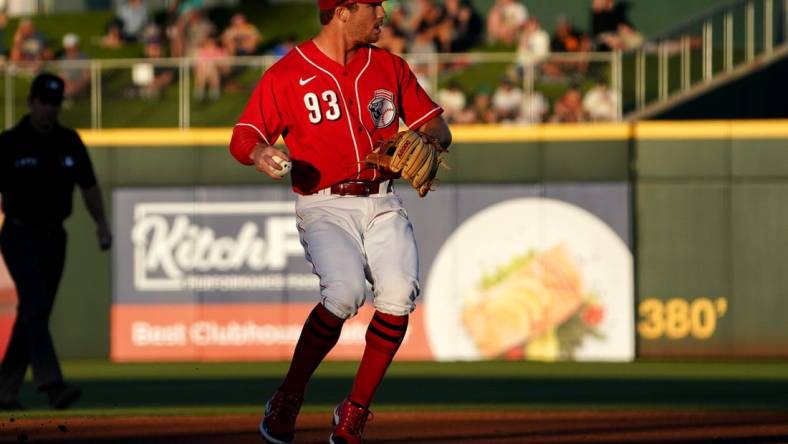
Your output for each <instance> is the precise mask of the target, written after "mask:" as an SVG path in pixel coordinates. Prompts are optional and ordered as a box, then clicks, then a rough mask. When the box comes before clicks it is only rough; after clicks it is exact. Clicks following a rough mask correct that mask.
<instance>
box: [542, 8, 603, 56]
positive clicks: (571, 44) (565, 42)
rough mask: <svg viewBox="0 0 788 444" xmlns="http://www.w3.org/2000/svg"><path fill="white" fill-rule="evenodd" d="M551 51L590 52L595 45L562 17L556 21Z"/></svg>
mask: <svg viewBox="0 0 788 444" xmlns="http://www.w3.org/2000/svg"><path fill="white" fill-rule="evenodd" d="M550 49H551V50H552V51H553V52H588V51H592V50H593V44H592V42H591V39H590V38H589V37H588V35H586V34H585V33H583V32H581V31H579V30H577V29H576V28H575V27H574V26H572V22H570V21H569V19H568V18H566V17H565V16H561V17H559V18H558V20H557V21H556V25H555V34H553V37H552V39H551V40H550Z"/></svg>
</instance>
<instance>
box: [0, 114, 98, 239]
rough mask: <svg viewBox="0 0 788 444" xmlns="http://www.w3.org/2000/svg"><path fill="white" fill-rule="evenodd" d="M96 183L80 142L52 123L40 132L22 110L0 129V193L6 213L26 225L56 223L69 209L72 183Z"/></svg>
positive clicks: (85, 150)
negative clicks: (8, 126) (14, 122)
mask: <svg viewBox="0 0 788 444" xmlns="http://www.w3.org/2000/svg"><path fill="white" fill-rule="evenodd" d="M75 184H79V186H80V187H82V188H83V189H85V188H90V187H92V186H93V185H95V184H96V175H95V173H94V172H93V165H92V164H91V162H90V157H89V156H88V152H87V149H86V148H85V144H84V143H82V139H80V138H79V135H78V134H77V132H76V131H74V130H72V129H69V128H65V127H63V126H60V125H59V124H57V123H56V124H55V126H54V127H53V128H52V130H51V131H49V132H48V133H46V134H42V133H40V132H38V131H36V130H35V129H34V128H33V126H32V125H31V124H30V116H29V115H28V116H25V117H23V118H22V120H21V121H20V122H19V123H18V124H17V125H16V126H15V127H13V128H11V129H9V130H8V131H4V132H3V133H2V134H0V193H1V194H2V196H3V212H4V213H5V216H6V218H8V219H10V220H14V219H16V220H18V221H19V222H21V223H24V224H26V225H28V224H29V225H50V224H58V223H62V222H63V220H64V219H66V218H67V217H68V216H69V215H70V214H71V206H72V195H73V193H74V185H75Z"/></svg>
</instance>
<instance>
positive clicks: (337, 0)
mask: <svg viewBox="0 0 788 444" xmlns="http://www.w3.org/2000/svg"><path fill="white" fill-rule="evenodd" d="M382 1H384V0H317V6H318V8H320V10H321V11H327V10H329V9H333V8H336V7H337V6H345V5H349V4H351V3H380V2H382Z"/></svg>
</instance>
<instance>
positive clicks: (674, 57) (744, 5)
mask: <svg viewBox="0 0 788 444" xmlns="http://www.w3.org/2000/svg"><path fill="white" fill-rule="evenodd" d="M786 10H788V0H734V1H730V2H727V3H725V4H723V5H721V6H718V7H715V8H713V9H711V10H709V11H707V12H706V13H703V14H701V15H699V16H698V17H696V18H691V19H689V20H687V21H685V22H683V23H680V24H679V25H677V26H676V27H675V28H674V29H672V30H670V31H669V32H666V33H663V34H660V35H657V36H656V37H653V38H651V39H650V40H649V41H648V42H647V43H646V44H645V45H643V47H641V48H640V49H638V50H635V51H631V52H628V53H625V54H624V55H623V58H622V65H623V70H622V72H623V73H625V74H624V76H625V77H624V85H623V89H622V92H623V103H624V113H625V114H627V113H632V112H637V111H640V110H643V109H644V108H646V107H647V106H649V105H652V104H655V103H658V102H664V101H666V100H667V99H668V98H669V97H671V96H674V95H676V94H679V93H684V92H687V91H689V90H690V89H691V88H693V87H696V86H698V85H701V84H710V82H712V80H713V79H715V78H717V77H718V76H721V75H725V74H731V73H733V72H734V71H736V70H737V69H740V68H743V67H745V66H747V65H751V63H752V62H754V61H756V60H760V59H762V58H765V57H768V56H770V55H772V54H773V52H774V51H775V49H776V48H778V47H782V46H784V45H785V44H786V34H788V28H787V27H788V21H787V20H786Z"/></svg>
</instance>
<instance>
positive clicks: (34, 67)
mask: <svg viewBox="0 0 788 444" xmlns="http://www.w3.org/2000/svg"><path fill="white" fill-rule="evenodd" d="M53 56H54V53H53V52H52V49H50V48H49V42H48V40H47V37H46V36H45V35H44V34H42V33H40V32H38V31H36V27H35V25H34V24H33V22H32V21H30V19H22V20H20V21H19V26H17V28H16V32H15V33H14V40H13V46H12V47H11V57H10V59H11V62H13V63H16V64H17V65H18V66H19V67H21V68H24V69H28V70H30V71H32V72H38V71H39V70H40V69H41V66H42V65H43V63H44V62H45V61H47V60H52V58H53Z"/></svg>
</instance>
